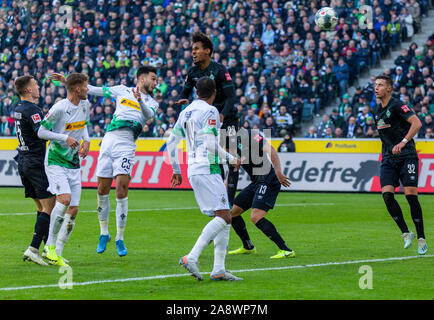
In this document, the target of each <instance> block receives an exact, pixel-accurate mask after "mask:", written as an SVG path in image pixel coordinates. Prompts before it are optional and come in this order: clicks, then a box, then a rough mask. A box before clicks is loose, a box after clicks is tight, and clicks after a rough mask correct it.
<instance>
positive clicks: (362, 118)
mask: <svg viewBox="0 0 434 320" xmlns="http://www.w3.org/2000/svg"><path fill="white" fill-rule="evenodd" d="M368 118H372V119H374V115H373V114H372V113H371V109H370V108H369V107H368V106H364V107H363V109H362V112H361V113H359V114H358V116H357V124H358V125H359V126H361V127H362V128H363V129H364V128H365V126H366V121H367V119H368Z"/></svg>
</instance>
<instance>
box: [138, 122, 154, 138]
mask: <svg viewBox="0 0 434 320" xmlns="http://www.w3.org/2000/svg"><path fill="white" fill-rule="evenodd" d="M140 137H142V138H150V137H153V134H152V131H151V130H150V129H149V126H148V125H147V124H145V125H144V126H143V130H142V132H141V133H140Z"/></svg>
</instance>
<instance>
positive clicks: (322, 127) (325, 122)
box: [316, 114, 335, 138]
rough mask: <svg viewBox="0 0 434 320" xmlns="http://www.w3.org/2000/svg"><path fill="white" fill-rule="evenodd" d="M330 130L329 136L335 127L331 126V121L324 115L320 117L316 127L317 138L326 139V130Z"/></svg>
mask: <svg viewBox="0 0 434 320" xmlns="http://www.w3.org/2000/svg"><path fill="white" fill-rule="evenodd" d="M327 128H331V132H330V136H331V135H332V133H333V131H335V125H334V124H333V121H332V120H331V119H330V117H329V115H328V114H324V115H323V116H322V121H321V123H320V124H319V125H318V127H317V129H316V132H317V134H318V138H325V137H326V129H327Z"/></svg>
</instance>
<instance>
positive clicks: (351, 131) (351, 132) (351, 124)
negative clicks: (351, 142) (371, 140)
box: [343, 117, 363, 138]
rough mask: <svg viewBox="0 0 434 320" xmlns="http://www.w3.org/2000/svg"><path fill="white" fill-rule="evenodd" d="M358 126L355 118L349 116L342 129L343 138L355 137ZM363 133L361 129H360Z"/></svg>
mask: <svg viewBox="0 0 434 320" xmlns="http://www.w3.org/2000/svg"><path fill="white" fill-rule="evenodd" d="M358 128H359V126H358V125H357V122H356V118H355V117H350V118H349V120H348V123H347V126H346V127H345V129H344V133H343V134H344V137H345V138H356V136H357V129H358ZM362 133H363V131H362Z"/></svg>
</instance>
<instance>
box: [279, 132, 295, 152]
mask: <svg viewBox="0 0 434 320" xmlns="http://www.w3.org/2000/svg"><path fill="white" fill-rule="evenodd" d="M277 152H295V143H294V141H292V135H291V134H286V135H285V136H284V137H283V141H282V143H281V144H280V145H279V147H278V148H277Z"/></svg>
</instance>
